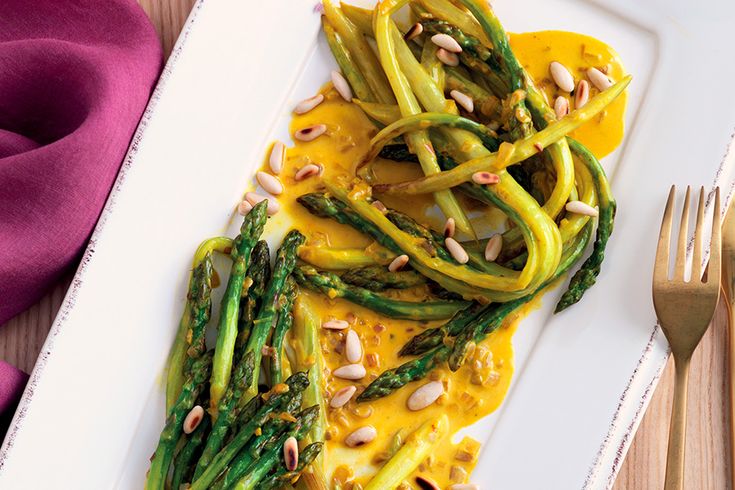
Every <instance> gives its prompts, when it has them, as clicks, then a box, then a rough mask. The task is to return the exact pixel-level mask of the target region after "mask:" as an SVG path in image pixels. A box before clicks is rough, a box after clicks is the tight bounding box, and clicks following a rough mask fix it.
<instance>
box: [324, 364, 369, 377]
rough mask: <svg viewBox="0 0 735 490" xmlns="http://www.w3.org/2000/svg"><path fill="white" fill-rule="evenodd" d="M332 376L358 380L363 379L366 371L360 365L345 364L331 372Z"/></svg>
mask: <svg viewBox="0 0 735 490" xmlns="http://www.w3.org/2000/svg"><path fill="white" fill-rule="evenodd" d="M332 374H334V375H335V376H336V377H338V378H342V379H350V380H358V379H362V378H364V377H365V375H366V374H367V371H366V370H365V366H363V365H362V364H347V365H345V366H340V367H338V368H337V369H335V370H334V371H332Z"/></svg>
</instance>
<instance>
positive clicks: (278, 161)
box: [268, 141, 286, 175]
mask: <svg viewBox="0 0 735 490" xmlns="http://www.w3.org/2000/svg"><path fill="white" fill-rule="evenodd" d="M285 161H286V145H284V144H283V143H281V142H280V141H276V142H275V143H273V148H272V149H271V154H270V156H269V157H268V165H270V167H271V171H272V172H273V173H274V174H276V175H278V174H280V173H281V170H283V163H284V162H285Z"/></svg>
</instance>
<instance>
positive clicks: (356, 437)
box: [345, 425, 378, 447]
mask: <svg viewBox="0 0 735 490" xmlns="http://www.w3.org/2000/svg"><path fill="white" fill-rule="evenodd" d="M376 437H378V431H377V430H375V427H373V426H372V425H366V426H364V427H360V428H359V429H357V430H356V431H354V432H352V433H350V435H348V436H347V437H346V438H345V444H347V446H349V447H360V446H364V445H365V444H368V443H370V442H373V441H374V440H375V438H376Z"/></svg>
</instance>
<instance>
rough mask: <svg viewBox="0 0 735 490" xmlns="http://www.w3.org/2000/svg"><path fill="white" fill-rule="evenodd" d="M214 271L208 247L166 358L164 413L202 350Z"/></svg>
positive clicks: (195, 273)
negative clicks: (170, 350)
mask: <svg viewBox="0 0 735 490" xmlns="http://www.w3.org/2000/svg"><path fill="white" fill-rule="evenodd" d="M200 248H201V247H200ZM213 273H214V269H213V267H212V253H211V251H209V250H208V251H207V253H205V254H204V255H203V257H202V259H201V260H200V261H198V263H197V264H196V265H195V266H194V270H193V272H192V274H191V279H190V280H189V292H188V294H187V300H186V306H185V307H184V314H183V315H182V318H181V323H180V325H179V333H178V334H177V338H176V342H175V344H174V348H173V349H172V352H171V359H170V361H169V368H168V381H167V383H166V412H167V413H168V412H170V411H171V407H173V404H174V403H175V402H176V400H177V399H178V396H179V393H181V387H182V385H183V384H184V376H185V375H186V374H188V373H189V371H190V370H191V365H192V363H193V362H194V360H196V359H197V358H198V357H199V356H201V355H202V354H203V353H204V331H205V327H206V326H207V323H208V322H209V317H210V315H211V312H212V275H213Z"/></svg>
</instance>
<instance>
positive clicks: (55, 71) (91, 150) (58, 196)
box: [0, 0, 162, 415]
mask: <svg viewBox="0 0 735 490" xmlns="http://www.w3.org/2000/svg"><path fill="white" fill-rule="evenodd" d="M161 59H162V55H161V47H160V43H159V41H158V38H157V37H156V33H155V31H154V30H153V27H152V25H151V24H150V22H149V20H148V18H147V17H146V15H145V13H144V12H143V10H142V9H141V8H140V7H139V6H138V4H137V3H136V1H135V0H32V1H31V0H0V324H2V323H4V322H5V321H6V320H8V319H9V318H11V317H12V316H14V315H15V314H17V313H19V312H20V311H22V310H24V309H25V308H27V307H28V306H30V305H31V304H33V303H34V302H35V301H37V300H38V299H39V298H40V297H41V296H42V295H43V293H44V292H45V290H46V289H47V288H49V287H50V286H52V285H53V284H54V282H55V281H56V280H57V279H58V278H59V276H60V275H61V274H62V273H63V272H64V271H65V270H67V269H69V268H70V266H72V265H73V264H74V262H75V260H76V259H78V258H79V256H80V254H81V252H82V250H83V248H84V245H85V242H86V241H87V239H88V238H89V235H90V234H91V232H92V229H93V228H94V225H95V222H96V221H97V218H98V217H99V213H100V210H101V209H102V206H103V205H104V203H105V199H106V198H107V194H108V192H109V191H110V187H111V186H112V183H113V181H114V179H115V175H116V174H117V171H118V169H119V167H120V163H121V161H122V159H123V157H124V156H125V152H126V150H127V147H128V144H129V143H130V139H131V137H132V135H133V132H134V131H135V128H136V126H137V124H138V120H139V119H140V116H141V114H142V113H143V110H144V108H145V105H146V102H147V101H148V97H149V96H150V93H151V89H152V87H153V84H154V83H155V81H156V79H157V78H158V74H159V72H160V69H161ZM12 369H13V368H11V367H10V366H8V365H7V364H5V363H0V415H2V412H3V410H7V409H8V407H10V406H12V405H13V402H14V397H17V395H18V394H19V390H20V389H21V388H22V384H23V383H24V381H25V378H24V375H23V374H22V373H19V372H14V371H13V370H12Z"/></svg>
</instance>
